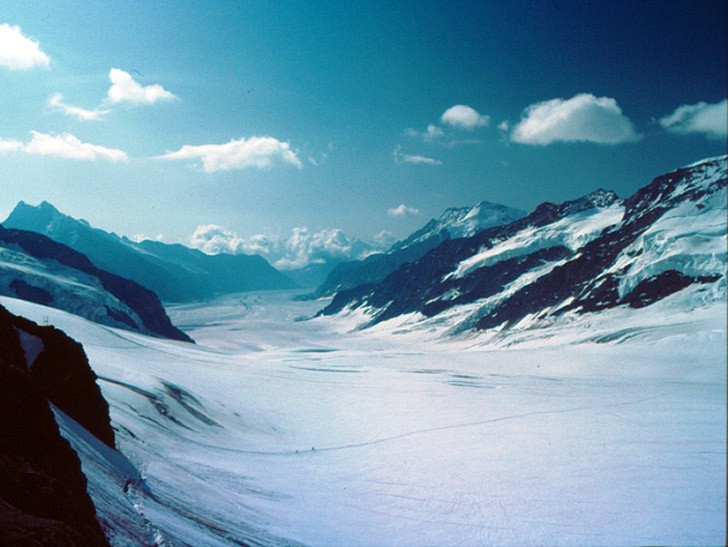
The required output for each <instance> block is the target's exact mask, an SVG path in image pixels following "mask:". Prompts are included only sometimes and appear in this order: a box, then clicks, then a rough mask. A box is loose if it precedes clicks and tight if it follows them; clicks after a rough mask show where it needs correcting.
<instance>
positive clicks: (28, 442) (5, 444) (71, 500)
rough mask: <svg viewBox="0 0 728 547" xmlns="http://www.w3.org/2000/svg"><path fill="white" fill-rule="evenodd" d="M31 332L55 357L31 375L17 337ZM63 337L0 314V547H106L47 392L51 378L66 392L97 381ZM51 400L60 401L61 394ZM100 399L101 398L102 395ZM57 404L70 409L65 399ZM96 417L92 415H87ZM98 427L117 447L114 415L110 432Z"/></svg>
mask: <svg viewBox="0 0 728 547" xmlns="http://www.w3.org/2000/svg"><path fill="white" fill-rule="evenodd" d="M26 329H28V330H26ZM29 331H33V332H32V335H33V336H38V337H39V338H40V339H41V340H43V344H44V346H45V347H47V348H48V352H49V360H48V361H46V363H45V364H43V363H42V362H41V356H40V355H39V356H38V358H37V359H36V362H35V363H33V367H32V368H35V366H39V367H40V368H39V370H38V373H37V374H34V373H33V372H34V371H29V370H28V366H27V363H26V355H25V351H24V349H23V346H22V344H21V342H20V335H19V332H26V333H28V334H31V333H30V332H29ZM62 338H65V336H64V335H63V334H62V333H61V332H60V331H56V330H55V329H52V330H50V328H43V327H39V326H37V325H35V324H33V323H31V322H30V321H27V320H24V319H21V318H18V317H15V316H13V315H12V314H10V313H8V312H7V311H6V310H5V309H4V308H0V431H2V435H0V545H49V546H50V545H69V546H95V545H107V542H106V539H105V538H104V535H103V533H102V531H101V528H100V526H99V524H98V522H97V521H96V516H95V510H94V506H93V504H92V502H91V500H90V498H89V497H88V494H87V493H86V478H85V477H84V476H83V473H82V472H81V466H80V462H79V460H78V457H77V456H76V453H75V452H74V451H73V450H72V449H71V448H70V446H69V445H68V444H67V443H66V441H65V440H63V439H62V437H61V435H60V433H59V431H58V426H57V425H56V422H55V420H54V418H53V413H52V412H51V410H50V408H49V406H48V401H47V400H46V397H45V396H44V393H43V388H42V386H41V384H42V383H45V382H46V381H53V377H55V378H59V377H60V378H63V380H64V381H65V385H66V386H68V385H70V384H73V383H80V384H87V383H88V381H91V382H93V380H92V379H91V378H92V376H93V372H91V371H90V369H88V371H87V372H86V373H84V372H82V369H83V368H84V362H85V359H84V361H83V362H78V363H77V362H76V361H75V359H77V358H78V352H79V351H80V352H81V353H82V350H80V346H78V345H77V344H76V343H75V342H73V341H71V340H70V339H67V338H66V340H64V341H61V339H62ZM73 344H76V346H75V347H74V346H73ZM69 348H71V353H70V354H69V355H66V356H65V360H64V361H63V362H55V363H51V362H50V356H53V355H55V357H56V358H57V359H59V358H61V355H62V354H63V353H64V352H65V351H67V350H68V349H69ZM74 348H75V349H74ZM42 353H43V352H42ZM42 353H41V355H42ZM72 362H73V363H75V364H70V363H72ZM52 366H53V367H55V368H58V369H60V370H62V371H65V372H59V373H56V374H54V375H49V373H48V372H47V369H48V368H50V367H52ZM85 366H86V368H88V365H85ZM44 371H45V372H44ZM84 375H85V378H84ZM94 386H95V384H94ZM59 387H60V386H59ZM59 387H54V388H53V389H52V390H51V391H54V392H56V391H57V389H58V388H59ZM83 389H88V386H86V387H84V388H82V391H83ZM96 391H97V392H98V387H96ZM53 396H54V397H55V398H56V399H58V395H57V393H54V395H53ZM97 396H98V398H99V399H101V395H100V393H97ZM81 397H84V396H83V395H82V396H81ZM93 398H94V397H92V399H93ZM86 400H87V401H88V399H86ZM101 401H103V399H101ZM59 402H60V403H61V404H63V405H65V406H66V408H69V406H68V403H67V402H66V401H65V400H60V401H59ZM60 406H61V405H59V407H60ZM75 406H76V408H69V410H71V411H73V412H76V413H77V415H78V414H79V411H78V407H80V406H81V405H80V404H76V405H75ZM92 406H93V403H92ZM97 411H98V409H89V411H88V414H94V413H96V412H97ZM81 414H83V415H86V414H87V412H86V411H82V412H81ZM87 422H88V420H87ZM96 429H97V430H101V431H102V434H103V430H106V436H107V439H106V440H107V441H108V442H110V443H111V445H112V446H113V432H111V427H110V425H109V423H108V409H107V414H106V424H105V427H104V426H98V425H97V427H96Z"/></svg>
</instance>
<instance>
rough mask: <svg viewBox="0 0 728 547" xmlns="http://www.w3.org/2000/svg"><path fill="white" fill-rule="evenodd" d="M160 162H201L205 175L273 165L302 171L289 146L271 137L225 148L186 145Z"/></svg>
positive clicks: (237, 143) (259, 138) (265, 167)
mask: <svg viewBox="0 0 728 547" xmlns="http://www.w3.org/2000/svg"><path fill="white" fill-rule="evenodd" d="M159 159H164V160H191V159H201V160H202V169H203V170H204V171H205V172H207V173H214V172H216V171H230V170H232V169H246V168H248V167H256V168H258V169H268V168H270V167H272V166H273V165H274V164H276V163H283V164H286V163H287V164H289V165H294V166H296V167H298V168H299V169H301V168H302V167H303V164H302V163H301V160H300V159H299V158H298V155H297V154H296V153H295V152H294V151H293V150H291V148H290V145H289V144H288V143H287V142H281V141H279V140H278V139H274V138H273V137H250V138H249V139H238V140H231V141H230V142H228V143H225V144H203V145H199V146H193V145H185V146H183V147H182V148H180V149H179V150H177V151H176V152H169V153H167V154H164V155H163V156H159Z"/></svg>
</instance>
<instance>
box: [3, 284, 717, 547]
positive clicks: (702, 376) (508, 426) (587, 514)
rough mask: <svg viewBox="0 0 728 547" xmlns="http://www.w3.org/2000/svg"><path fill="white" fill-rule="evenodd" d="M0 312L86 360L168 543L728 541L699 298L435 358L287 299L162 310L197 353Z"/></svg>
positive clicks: (403, 325) (72, 320)
mask: <svg viewBox="0 0 728 547" xmlns="http://www.w3.org/2000/svg"><path fill="white" fill-rule="evenodd" d="M686 295H687V296H686ZM0 303H2V304H3V305H5V306H6V307H8V309H10V311H12V312H13V313H18V314H21V315H24V316H26V317H29V318H31V319H34V320H40V319H42V317H44V316H48V317H49V318H50V322H51V323H52V324H55V325H57V326H58V327H59V328H62V329H63V330H64V331H66V332H67V333H68V334H69V335H71V336H72V337H74V338H76V339H78V340H79V341H81V342H82V343H83V344H84V347H85V349H86V351H87V353H88V355H89V358H90V361H91V364H92V366H93V368H94V370H95V371H96V373H97V374H98V375H99V377H100V378H101V379H100V382H99V383H100V385H101V388H102V390H103V393H104V396H105V397H106V398H107V400H108V401H109V404H110V407H111V417H112V422H113V424H114V426H115V428H116V429H117V435H118V444H119V446H120V448H121V451H122V452H123V453H124V454H125V456H126V457H128V458H129V460H130V462H131V463H133V465H134V466H135V467H136V468H137V469H138V470H139V471H140V473H141V475H142V476H143V477H144V479H145V483H144V485H145V488H148V490H149V492H151V494H150V495H149V494H144V493H138V495H137V494H135V495H137V497H136V498H135V503H136V504H137V510H138V511H139V513H140V514H141V515H143V518H144V519H146V521H147V526H148V527H149V530H151V532H150V533H153V534H158V535H159V538H161V539H162V542H163V543H164V542H165V541H166V542H167V543H166V544H170V545H171V544H191V545H201V544H205V545H234V544H236V542H248V543H252V544H275V545H281V544H286V543H287V542H290V543H296V542H300V543H303V544H309V545H443V544H447V545H475V544H509V545H511V544H526V545H533V544H554V545H557V544H571V545H584V544H591V545H595V544H602V545H614V544H646V543H651V544H716V543H722V542H723V541H724V540H725V508H726V501H725V500H726V498H725V495H726V491H725V479H726V464H725V458H726V414H725V410H726V404H725V401H726V366H725V363H726V350H725V347H726V346H725V342H726V331H725V306H724V303H722V302H719V303H718V304H713V305H712V306H702V305H701V304H700V303H701V295H700V290H699V288H696V289H691V291H690V292H686V293H684V294H681V295H680V298H679V299H677V298H675V296H673V297H670V298H668V299H665V300H664V301H662V302H660V303H658V304H656V305H655V306H652V307H650V308H648V309H645V310H640V312H641V313H640V314H637V313H636V312H634V311H632V310H625V309H617V310H612V311H611V312H608V313H606V314H603V315H600V316H588V317H587V318H583V319H581V320H578V321H577V320H576V319H573V318H569V317H567V318H564V319H563V321H562V322H561V323H559V324H554V325H552V326H550V327H545V328H538V329H535V328H533V326H529V325H528V324H523V325H521V326H520V329H516V330H515V331H514V332H513V333H510V334H507V335H506V334H505V333H501V334H497V333H495V334H490V335H488V334H484V335H481V336H478V337H474V336H473V335H468V336H463V337H459V338H456V339H448V340H444V341H439V342H437V341H432V340H433V336H432V331H431V330H428V329H427V328H423V327H422V325H421V324H419V323H418V322H417V321H412V322H411V323H407V320H406V319H400V320H399V322H398V323H397V325H396V326H395V325H389V327H393V328H394V329H396V330H397V331H398V332H401V334H393V329H392V328H389V330H388V326H387V325H379V326H377V328H375V329H372V330H370V331H364V332H347V331H346V329H342V327H341V323H340V322H337V318H319V319H315V320H311V321H298V320H297V319H298V318H300V317H301V316H306V315H311V314H312V313H313V312H314V311H316V309H318V307H320V305H321V304H320V302H319V303H312V302H293V301H291V300H290V294H288V293H269V294H257V295H243V296H237V297H234V298H226V299H221V300H219V301H214V302H211V303H208V304H206V305H194V306H181V307H178V308H172V309H170V315H171V316H172V319H173V322H175V324H177V325H178V326H180V327H182V328H183V329H184V330H185V331H186V332H188V334H190V335H191V336H192V337H193V338H195V339H196V340H197V341H198V342H199V344H198V345H197V346H194V345H190V344H184V343H178V342H172V341H166V340H159V339H154V338H148V337H145V336H142V335H137V334H134V333H130V332H125V331H119V330H115V329H111V328H107V327H103V326H99V325H95V324H93V323H89V322H87V321H85V320H83V319H80V318H77V317H74V316H71V315H68V314H65V313H63V312H60V311H58V310H51V309H49V308H43V307H41V306H35V305H33V304H28V303H25V302H21V301H18V300H13V299H8V298H1V299H0ZM688 304H690V305H691V306H693V307H694V309H690V306H688ZM637 318H639V319H637ZM442 329H443V330H446V327H445V326H443V327H442ZM98 480H101V479H100V478H99V479H98ZM126 497H127V499H129V498H130V496H126ZM118 541H119V544H122V543H121V540H118Z"/></svg>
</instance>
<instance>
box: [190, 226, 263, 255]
mask: <svg viewBox="0 0 728 547" xmlns="http://www.w3.org/2000/svg"><path fill="white" fill-rule="evenodd" d="M190 245H191V246H192V247H194V248H195V249H199V250H201V251H202V252H204V253H207V254H211V255H214V254H219V253H227V254H241V253H247V252H248V251H247V250H246V249H245V241H244V240H243V239H242V238H241V237H240V236H238V235H237V234H236V233H234V232H231V231H229V230H226V229H224V228H222V227H221V226H218V225H217V224H204V225H201V226H198V227H197V229H196V230H195V231H194V233H193V234H192V235H191V236H190ZM255 254H257V253H255Z"/></svg>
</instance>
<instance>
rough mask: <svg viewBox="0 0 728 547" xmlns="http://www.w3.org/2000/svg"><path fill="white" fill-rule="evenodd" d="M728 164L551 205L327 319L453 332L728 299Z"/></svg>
mask: <svg viewBox="0 0 728 547" xmlns="http://www.w3.org/2000/svg"><path fill="white" fill-rule="evenodd" d="M725 283H726V157H725V156H722V157H719V158H711V159H707V160H704V161H702V162H697V163H695V164H693V165H691V166H688V167H685V168H682V169H678V170H676V171H674V172H672V173H668V174H666V175H663V176H660V177H657V178H656V179H655V180H654V181H653V182H652V183H650V184H649V185H647V186H646V187H644V188H642V189H641V190H639V191H638V192H636V193H635V194H634V195H633V196H632V197H630V198H629V199H627V200H620V199H619V198H618V197H617V196H616V194H614V193H613V192H608V191H604V190H598V191H596V192H593V193H592V194H589V195H588V196H585V197H584V198H581V199H579V200H574V201H569V202H565V203H563V204H561V205H556V204H552V203H543V204H541V205H539V206H538V207H537V208H536V209H535V210H534V211H533V212H532V213H530V214H529V215H527V216H526V217H524V218H522V219H520V220H517V221H515V222H513V223H510V224H506V225H503V226H498V227H494V228H490V229H487V230H485V231H483V232H480V233H478V234H476V235H474V236H472V237H469V238H463V239H456V240H450V241H445V242H443V243H442V244H441V245H439V246H438V247H436V248H435V249H433V250H431V251H429V252H428V253H427V254H426V255H424V256H423V257H422V258H420V259H419V260H417V261H416V262H413V263H409V264H404V265H403V266H401V267H400V268H399V269H398V270H397V271H395V272H393V273H392V274H390V275H389V276H388V277H386V279H384V280H383V281H381V282H379V283H373V284H368V285H360V286H358V287H355V288H353V289H349V290H346V291H342V292H339V293H338V294H337V295H336V296H335V297H334V299H333V301H332V302H331V303H330V304H329V305H328V306H327V307H326V308H325V309H324V310H322V311H321V313H322V314H324V315H331V314H336V313H340V312H342V311H346V310H352V309H361V310H363V311H365V316H366V317H368V318H369V320H368V323H367V324H368V325H373V324H375V323H379V322H381V321H385V320H388V319H392V318H394V317H397V316H400V315H402V314H407V313H419V314H421V316H422V317H423V318H425V319H426V318H435V317H442V318H445V317H447V320H448V321H449V324H451V325H452V329H453V331H459V330H463V329H469V328H476V329H491V328H496V327H498V328H502V327H503V326H506V327H507V326H508V325H514V324H515V323H518V322H519V321H524V320H529V318H530V320H537V319H538V318H545V317H549V316H559V315H562V314H564V313H567V312H575V313H586V312H593V311H599V310H603V309H609V308H613V307H616V306H622V305H626V306H630V307H633V308H639V307H644V306H647V305H650V304H651V303H653V302H656V301H658V300H661V299H662V298H665V297H667V296H669V295H671V294H674V293H676V292H678V291H680V290H682V289H684V288H686V287H688V286H690V285H694V284H697V285H705V286H706V287H713V288H715V289H716V290H717V293H716V294H718V295H720V294H722V295H723V297H724V296H725Z"/></svg>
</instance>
